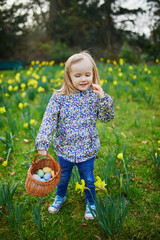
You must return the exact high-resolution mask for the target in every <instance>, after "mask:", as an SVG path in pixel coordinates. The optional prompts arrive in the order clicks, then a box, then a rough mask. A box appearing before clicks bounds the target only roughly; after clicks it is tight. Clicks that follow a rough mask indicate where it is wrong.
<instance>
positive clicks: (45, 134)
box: [36, 89, 114, 163]
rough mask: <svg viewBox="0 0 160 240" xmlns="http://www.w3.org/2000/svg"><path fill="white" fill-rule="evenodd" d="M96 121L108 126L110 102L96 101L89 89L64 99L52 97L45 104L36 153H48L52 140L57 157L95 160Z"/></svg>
mask: <svg viewBox="0 0 160 240" xmlns="http://www.w3.org/2000/svg"><path fill="white" fill-rule="evenodd" d="M97 118H98V119H99V120H100V121H102V122H109V121H110V120H111V119H113V118H114V106H113V100H112V98H111V97H110V96H109V95H108V94H106V93H105V96H104V98H99V97H98V95H97V94H96V93H94V92H93V90H92V89H88V90H87V91H77V92H75V93H72V94H70V95H67V96H64V95H60V94H58V93H56V92H55V93H54V94H53V95H52V97H51V99H50V101H49V103H48V106H47V108H46V111H45V113H44V116H43V120H42V123H41V126H40V129H39V132H38V135H37V138H36V147H37V150H48V148H49V145H50V143H51V140H52V132H53V130H54V136H53V142H54V150H55V152H56V154H57V155H58V156H60V157H63V158H64V159H66V160H68V161H70V162H76V163H79V162H83V161H86V160H88V159H90V158H92V157H94V156H95V155H96V154H97V153H98V150H99V148H100V140H99V136H98V131H97V128H96V121H97Z"/></svg>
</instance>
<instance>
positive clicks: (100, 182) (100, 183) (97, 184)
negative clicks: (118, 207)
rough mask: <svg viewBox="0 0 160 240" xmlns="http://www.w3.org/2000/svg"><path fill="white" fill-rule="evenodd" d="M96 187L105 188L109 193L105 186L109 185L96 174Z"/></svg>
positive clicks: (97, 188) (98, 188)
mask: <svg viewBox="0 0 160 240" xmlns="http://www.w3.org/2000/svg"><path fill="white" fill-rule="evenodd" d="M94 185H95V187H96V190H103V191H105V192H106V193H107V195H108V191H107V189H106V188H105V186H106V185H107V184H106V183H105V181H102V180H101V178H100V177H99V176H96V182H95V183H94Z"/></svg>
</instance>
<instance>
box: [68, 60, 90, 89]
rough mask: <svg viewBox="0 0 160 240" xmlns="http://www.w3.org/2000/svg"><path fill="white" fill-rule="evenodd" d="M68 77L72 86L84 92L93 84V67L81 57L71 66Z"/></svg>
mask: <svg viewBox="0 0 160 240" xmlns="http://www.w3.org/2000/svg"><path fill="white" fill-rule="evenodd" d="M70 77H71V80H72V83H73V86H74V87H75V88H76V89H78V90H80V91H86V90H87V89H88V88H89V87H90V86H91V85H92V82H93V65H92V63H91V62H90V60H89V59H88V58H87V57H85V56H84V57H83V59H82V60H80V61H79V62H77V63H74V64H73V65H72V66H71V71H70Z"/></svg>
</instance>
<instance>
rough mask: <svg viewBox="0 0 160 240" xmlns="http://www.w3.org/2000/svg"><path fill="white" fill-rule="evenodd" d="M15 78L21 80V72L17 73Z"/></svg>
mask: <svg viewBox="0 0 160 240" xmlns="http://www.w3.org/2000/svg"><path fill="white" fill-rule="evenodd" d="M15 79H16V81H17V82H21V80H20V73H16V75H15Z"/></svg>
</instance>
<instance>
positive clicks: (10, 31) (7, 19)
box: [0, 0, 28, 60]
mask: <svg viewBox="0 0 160 240" xmlns="http://www.w3.org/2000/svg"><path fill="white" fill-rule="evenodd" d="M22 9H23V4H15V3H14V4H13V5H12V6H11V7H7V1H6V0H1V2H0V43H1V44H0V59H1V60H4V59H6V60H8V59H12V58H14V52H15V49H16V47H17V46H18V44H19V42H20V40H21V38H22V35H23V32H24V31H25V23H26V20H27V14H28V13H27V12H24V11H23V12H24V13H22ZM23 10H24V9H23Z"/></svg>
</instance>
